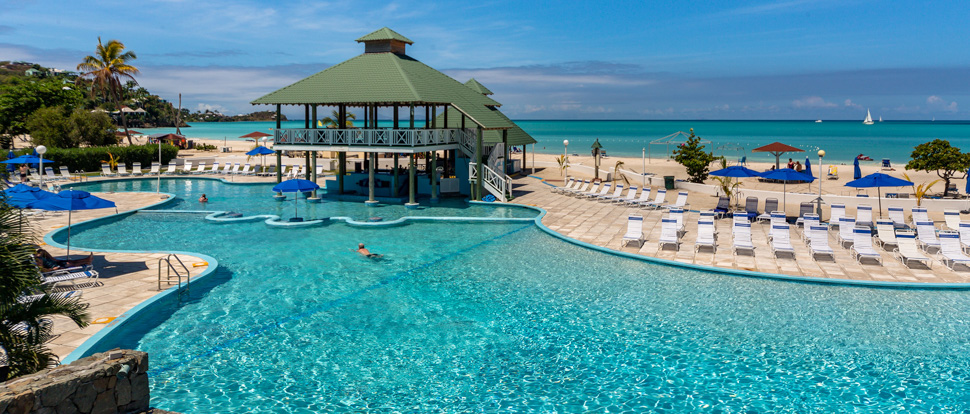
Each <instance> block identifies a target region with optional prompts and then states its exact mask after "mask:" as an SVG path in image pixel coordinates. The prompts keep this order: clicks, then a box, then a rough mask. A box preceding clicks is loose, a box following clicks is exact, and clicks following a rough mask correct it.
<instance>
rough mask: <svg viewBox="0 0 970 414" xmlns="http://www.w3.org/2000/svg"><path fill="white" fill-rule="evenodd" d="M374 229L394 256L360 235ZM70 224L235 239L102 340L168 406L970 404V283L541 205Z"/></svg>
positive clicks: (210, 246) (925, 407) (79, 234)
mask: <svg viewBox="0 0 970 414" xmlns="http://www.w3.org/2000/svg"><path fill="white" fill-rule="evenodd" d="M193 188H195V187H193ZM175 190H176V191H186V187H185V186H179V187H178V188H176V189H175ZM238 190H239V187H238V186H232V185H221V186H217V187H214V188H211V189H209V191H210V192H211V193H212V197H219V198H226V197H228V196H229V195H228V193H232V192H236V191H238ZM190 194H193V195H194V192H184V193H182V196H189V195H190ZM239 203H245V201H244V200H239ZM254 207H255V205H253V206H250V207H247V206H240V209H243V210H250V209H252V208H254ZM434 212H435V211H434V210H433V209H431V210H429V211H427V212H426V213H427V214H428V215H431V214H434ZM160 229H164V230H160ZM358 242H364V243H366V244H367V245H368V246H369V247H370V249H371V250H372V251H375V252H378V253H382V254H384V257H383V259H382V260H377V261H375V260H370V259H366V258H363V257H361V256H360V255H358V254H356V253H354V252H353V250H352V248H353V246H356V244H357V243H358ZM73 244H74V245H75V246H85V247H88V248H105V249H137V250H158V249H172V248H177V249H180V250H184V251H194V252H201V253H206V254H209V255H212V256H214V257H216V258H217V259H218V260H219V263H220V264H219V267H218V269H217V271H216V273H215V274H213V275H212V276H211V277H209V278H207V279H204V280H202V281H200V283H199V284H196V285H193V286H192V287H191V288H190V289H189V291H188V292H187V293H185V294H182V295H172V296H169V297H168V298H167V299H165V300H162V301H160V302H157V303H156V304H155V305H153V307H151V308H149V309H146V310H145V311H144V312H141V313H139V314H138V315H136V316H134V319H133V320H132V321H131V322H130V323H127V324H125V325H123V326H122V327H120V328H119V329H116V330H115V331H113V332H112V333H111V334H109V335H108V336H106V337H105V338H104V340H103V341H101V342H100V343H99V344H98V345H97V346H96V347H95V349H93V352H97V351H103V350H107V349H111V348H113V347H125V348H136V349H139V350H143V351H146V352H149V354H150V355H151V357H150V358H151V369H150V371H149V376H150V381H151V390H152V405H153V406H155V407H159V408H162V409H167V410H174V411H179V412H200V413H201V412H205V413H216V412H218V413H236V412H251V413H316V412H686V411H703V412H706V411H712V412H775V411H787V412H845V411H849V412H852V411H861V412H887V411H900V412H904V411H912V412H960V411H965V410H967V409H970V391H968V388H967V386H966V384H967V383H968V382H970V329H968V328H970V320H968V318H967V317H966V315H967V314H968V313H970V297H968V295H967V294H966V292H961V291H920V290H891V289H865V288H857V287H840V286H828V285H814V284H805V283H789V282H782V281H774V280H764V279H757V278H743V277H732V276H727V275H722V274H713V273H708V272H703V271H695V270H686V269H681V268H674V267H669V266H664V265H658V264H652V263H646V262H642V261H639V260H633V259H628V258H622V257H617V256H613V255H609V254H605V253H601V252H598V251H594V250H591V249H587V248H583V247H580V246H576V245H573V244H570V243H566V242H565V241H563V240H560V239H558V238H555V237H552V236H550V235H549V234H546V233H545V232H543V231H542V230H541V229H539V228H538V227H536V226H535V225H533V224H531V223H495V224H484V223H478V224H475V223H456V222H449V223H414V224H409V225H405V226H398V227H390V228H359V227H351V226H347V225H344V224H342V223H334V224H330V225H326V226H323V227H317V228H305V229H271V228H267V227H266V226H265V225H263V224H262V223H232V224H214V223H211V222H207V221H205V220H203V219H202V215H198V214H187V213H179V214H135V215H131V216H127V217H124V218H120V219H114V220H109V221H106V222H104V223H102V224H99V225H81V226H79V227H78V229H77V230H76V231H75V233H74V235H73Z"/></svg>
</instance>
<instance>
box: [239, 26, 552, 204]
mask: <svg viewBox="0 0 970 414" xmlns="http://www.w3.org/2000/svg"><path fill="white" fill-rule="evenodd" d="M357 42H358V43H363V44H364V53H363V54H362V55H360V56H357V57H354V58H352V59H349V60H347V61H345V62H342V63H340V64H337V65H334V66H331V67H330V68H327V69H326V70H324V71H321V72H319V73H317V74H314V75H311V76H310V77H307V78H305V79H303V80H300V81H298V82H296V83H294V84H292V85H289V86H286V87H284V88H282V89H279V90H277V91H275V92H272V93H269V94H267V95H265V96H263V97H261V98H259V99H256V100H254V101H252V102H251V103H252V104H254V105H276V129H275V131H274V137H273V139H274V145H273V150H275V151H276V158H277V165H281V162H282V155H281V154H282V152H283V151H290V152H305V154H306V167H307V168H306V171H307V173H306V178H307V179H308V180H311V181H314V182H316V180H317V177H316V171H317V168H316V161H317V156H316V155H317V153H318V152H321V151H326V152H330V153H336V154H337V157H336V158H337V176H336V180H335V181H332V182H331V181H328V182H327V183H326V184H327V190H328V193H336V194H346V193H348V192H354V191H353V190H352V189H351V188H352V187H355V188H357V189H359V190H361V191H360V192H366V193H367V203H377V200H376V197H377V193H378V192H380V193H381V195H382V196H386V197H397V196H399V195H400V194H399V193H401V192H403V187H406V191H407V194H408V198H407V200H408V202H407V205H409V206H415V205H417V204H416V197H417V195H418V194H419V193H421V194H430V196H431V200H432V201H436V200H437V198H438V194H439V192H440V191H439V190H440V189H439V181H440V177H439V172H445V173H448V172H452V173H453V175H454V179H451V181H450V182H449V184H456V183H458V182H460V181H464V180H467V182H468V183H469V184H470V185H449V187H450V188H449V189H450V190H453V191H457V192H459V193H460V194H467V195H470V196H471V198H472V199H474V200H481V199H482V198H483V197H484V196H485V195H486V194H488V193H491V194H492V195H494V196H495V198H496V199H499V200H501V201H506V200H508V199H509V198H510V197H511V181H510V179H509V178H508V176H507V172H508V170H507V169H506V168H505V167H504V165H505V163H504V162H505V160H507V158H508V156H509V153H508V149H509V147H510V146H514V145H522V146H523V147H524V146H525V145H527V144H532V143H535V140H534V139H532V137H530V136H529V135H528V134H527V133H525V131H522V129H521V128H519V127H518V126H517V125H515V123H514V122H512V121H511V120H510V119H509V118H507V117H506V116H505V115H503V114H502V113H501V112H499V110H498V107H499V106H501V104H500V103H499V102H497V101H495V100H493V99H492V98H490V97H489V96H488V95H489V94H491V91H489V90H488V89H487V88H485V86H484V85H482V84H480V83H479V82H477V81H475V80H474V79H472V80H470V81H469V82H467V83H466V84H462V83H460V82H458V81H456V80H455V79H452V78H451V77H449V76H448V75H445V74H444V73H441V72H439V71H437V70H435V69H433V68H431V67H429V66H427V65H425V64H423V63H421V62H419V61H417V60H415V59H414V58H411V57H410V56H408V55H407V54H406V53H405V49H406V47H407V46H408V45H411V44H413V42H412V41H411V40H410V39H408V38H406V37H404V36H402V35H401V34H399V33H397V32H395V31H393V30H391V29H388V28H386V27H385V28H382V29H380V30H377V31H375V32H373V33H370V34H368V35H366V36H364V37H361V38H359V39H357ZM283 105H298V106H302V107H303V109H304V115H305V117H304V119H305V123H304V127H303V128H299V129H293V128H281V122H280V120H281V118H282V117H281V108H282V106H283ZM320 107H329V108H336V111H335V112H336V119H335V121H336V122H335V123H334V124H332V125H330V127H326V128H324V127H322V126H321V125H319V124H318V109H319V108H320ZM378 108H382V109H384V113H385V116H387V115H386V112H387V111H386V110H387V109H388V108H390V110H391V111H390V112H391V116H389V117H388V118H389V119H385V120H384V121H391V126H390V127H389V128H388V127H386V126H385V127H379V126H378V114H379V112H378ZM351 110H353V111H354V112H356V113H357V115H356V121H357V122H361V121H363V123H362V124H361V125H353V126H351V125H350V124H348V113H351ZM422 111H423V112H424V113H423V117H421V115H422V114H421V112H422ZM416 114H417V115H418V117H419V118H422V119H423V120H425V121H424V122H420V124H418V123H416ZM348 153H363V154H364V155H363V161H364V162H363V163H362V164H357V165H358V168H357V169H358V170H362V169H361V168H360V166H362V167H363V169H366V176H363V171H355V172H354V173H348V171H347V158H348ZM439 154H441V155H442V156H441V157H439ZM381 156H384V157H385V158H391V157H392V158H393V167H392V168H391V169H390V170H388V171H387V172H385V173H383V174H381V173H378V167H379V164H378V159H379V158H380V157H381ZM402 156H403V157H406V160H404V161H405V162H406V165H407V168H406V170H407V174H406V175H405V174H403V173H402V174H399V170H400V165H399V163H400V161H401V160H400V158H401V157H402ZM419 158H423V159H424V160H425V168H424V170H425V178H427V181H425V180H419V179H418V177H417V167H418V161H419ZM355 174H360V176H357V175H355ZM379 174H380V177H378V175H379ZM399 175H404V176H406V178H405V177H400V178H399ZM449 175H451V174H449ZM276 179H277V181H278V182H279V181H281V180H282V175H281V171H279V170H278V171H277V173H276ZM405 179H406V182H405V181H404V180H405ZM348 181H349V182H348ZM419 181H420V182H419ZM365 183H366V190H364V187H365V186H364V184H365ZM419 184H420V185H419ZM314 196H316V195H315V194H314Z"/></svg>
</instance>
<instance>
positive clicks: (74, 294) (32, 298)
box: [17, 290, 84, 303]
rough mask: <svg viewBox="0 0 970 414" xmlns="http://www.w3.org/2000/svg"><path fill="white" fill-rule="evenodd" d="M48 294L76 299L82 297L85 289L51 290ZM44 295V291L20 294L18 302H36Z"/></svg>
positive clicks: (54, 296) (59, 297)
mask: <svg viewBox="0 0 970 414" xmlns="http://www.w3.org/2000/svg"><path fill="white" fill-rule="evenodd" d="M48 295H50V297H52V298H58V299H76V298H80V297H81V296H83V295H84V291H83V290H69V291H66V292H51V293H48ZM42 297H44V294H43V293H40V294H36V295H23V296H20V297H18V298H17V302H18V303H31V302H36V301H38V300H40V298H42Z"/></svg>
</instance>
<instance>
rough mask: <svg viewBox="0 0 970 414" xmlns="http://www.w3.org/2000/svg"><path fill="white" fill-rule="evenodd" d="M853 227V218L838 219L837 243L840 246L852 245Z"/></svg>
mask: <svg viewBox="0 0 970 414" xmlns="http://www.w3.org/2000/svg"><path fill="white" fill-rule="evenodd" d="M854 228H855V219H854V218H851V217H842V218H840V219H839V238H838V239H839V244H840V245H841V246H842V247H849V246H851V245H852V238H853V237H854V233H852V229H854Z"/></svg>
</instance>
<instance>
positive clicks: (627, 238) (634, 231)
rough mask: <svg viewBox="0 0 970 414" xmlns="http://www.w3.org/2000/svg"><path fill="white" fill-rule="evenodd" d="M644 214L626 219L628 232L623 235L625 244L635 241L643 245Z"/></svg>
mask: <svg viewBox="0 0 970 414" xmlns="http://www.w3.org/2000/svg"><path fill="white" fill-rule="evenodd" d="M643 241H644V240H643V216H630V217H629V218H627V221H626V234H624V235H623V245H624V246H626V245H627V244H629V243H630V242H634V243H636V244H637V246H638V247H639V246H643Z"/></svg>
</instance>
